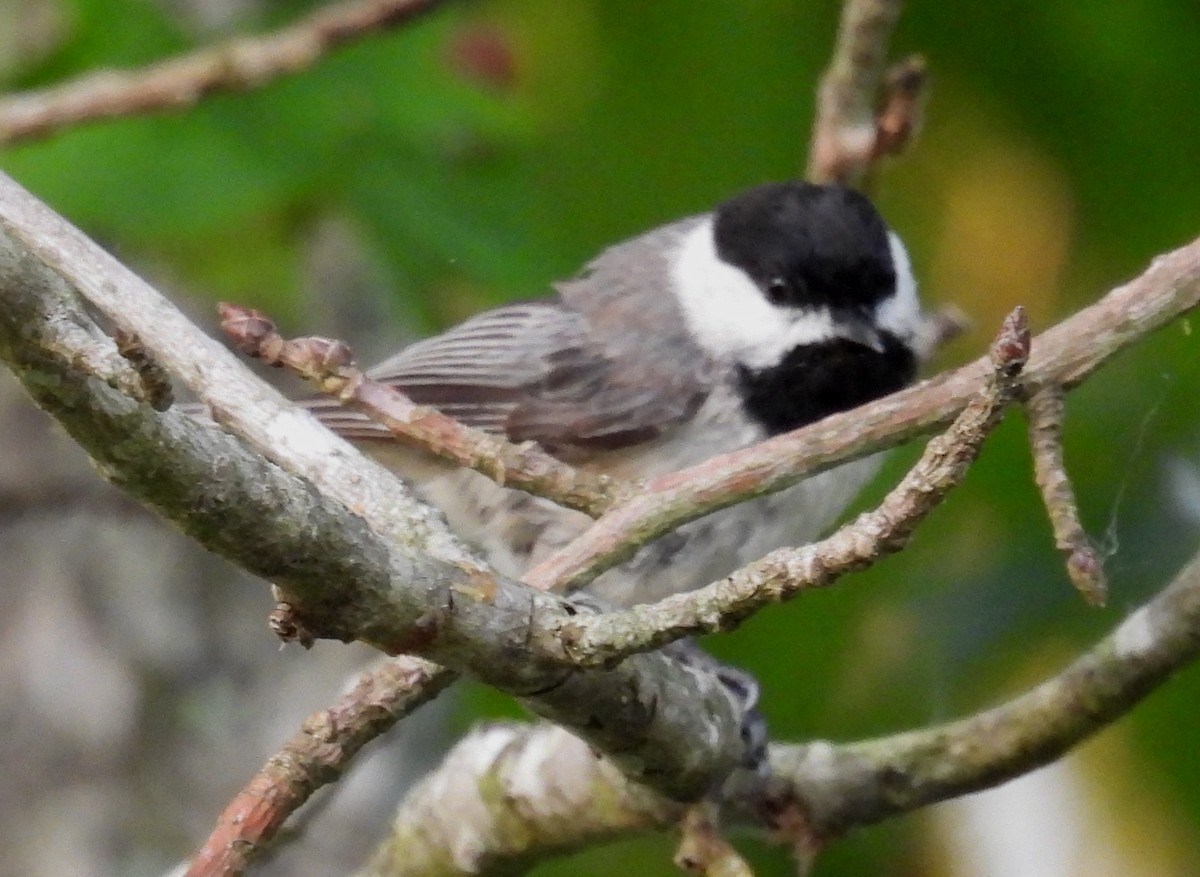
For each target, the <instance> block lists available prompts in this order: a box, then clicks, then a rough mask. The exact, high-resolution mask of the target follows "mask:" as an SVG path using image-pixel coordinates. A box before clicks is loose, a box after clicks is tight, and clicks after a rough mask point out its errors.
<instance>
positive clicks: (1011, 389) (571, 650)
mask: <svg viewBox="0 0 1200 877" xmlns="http://www.w3.org/2000/svg"><path fill="white" fill-rule="evenodd" d="M1029 343H1030V341H1029V327H1028V324H1027V323H1026V322H1025V313H1024V310H1023V309H1022V308H1017V309H1016V310H1015V311H1014V312H1013V313H1012V314H1011V315H1009V316H1008V317H1007V318H1006V319H1005V321H1004V327H1003V328H1002V329H1001V331H1000V333H999V335H998V336H997V337H996V340H995V341H994V342H993V344H992V353H991V357H992V363H993V368H994V371H993V373H992V375H991V376H990V377H989V379H988V380H987V382H986V384H985V386H984V388H983V389H982V391H981V392H980V393H979V394H978V395H977V396H976V397H975V398H974V399H972V400H971V402H970V403H968V405H967V407H966V408H964V409H963V411H962V413H961V414H959V416H958V418H957V419H956V420H955V421H954V423H953V424H952V425H951V427H950V429H949V430H947V431H946V432H945V433H943V434H942V435H940V436H937V437H936V438H934V439H933V440H931V441H930V442H929V444H928V446H927V447H926V448H925V452H924V453H923V454H922V455H921V458H920V459H919V460H918V461H917V462H916V464H915V465H914V466H913V467H912V469H910V470H909V472H908V474H907V475H906V476H905V477H904V478H903V479H902V480H901V481H900V483H899V484H898V485H897V486H896V487H895V488H893V489H892V490H891V492H889V493H888V495H887V496H886V497H885V498H884V500H883V502H882V503H880V505H879V506H878V507H877V508H876V509H874V510H872V511H869V512H866V513H864V514H862V515H860V516H859V517H858V518H857V519H855V520H854V521H852V522H851V523H849V524H847V525H845V526H844V527H842V528H841V529H839V530H838V531H837V532H835V533H834V534H833V535H832V536H829V537H828V538H826V539H823V540H821V541H820V542H814V543H812V544H810V545H805V546H802V547H800V548H783V549H780V550H778V551H774V552H772V553H771V554H768V555H767V556H766V557H764V558H763V559H762V560H759V561H756V562H755V563H752V564H750V565H749V566H747V567H745V568H743V569H741V570H738V571H737V572H735V573H733V574H732V575H731V576H729V577H727V578H725V579H723V580H721V581H718V582H714V583H713V584H711V585H708V586H707V587H705V588H701V589H699V590H696V591H691V592H689V593H685V594H675V595H672V596H670V597H666V598H664V599H663V600H660V601H658V602H657V603H650V604H645V605H641V606H634V607H631V608H629V609H623V610H620V611H616V612H609V613H604V614H602V615H590V616H589V615H581V616H578V617H576V618H574V619H570V620H568V621H567V622H566V623H564V624H561V626H560V627H557V628H556V629H554V630H552V631H549V633H550V635H551V637H552V640H551V641H550V642H549V643H548V642H547V641H546V640H544V639H543V640H536V641H535V643H536V644H537V645H539V646H542V647H546V648H548V649H549V650H550V651H551V652H552V653H556V654H557V653H558V651H559V649H562V650H564V651H565V652H566V654H567V655H568V656H570V658H571V659H572V660H574V661H576V662H578V663H579V664H580V665H582V666H595V665H604V664H608V663H610V662H612V661H614V660H617V659H619V658H621V657H624V656H626V655H629V654H633V653H634V652H639V651H646V650H649V649H653V648H658V647H659V646H662V645H665V644H666V643H668V642H672V641H674V640H676V639H679V638H681V637H683V636H690V635H696V634H702V633H714V632H716V631H719V630H728V629H730V628H733V627H735V626H736V625H737V624H738V623H739V622H740V621H741V620H743V619H744V618H746V617H747V616H749V615H750V614H752V613H753V612H755V611H757V610H758V609H760V608H761V607H763V606H765V605H767V604H769V603H776V602H779V601H781V600H787V599H790V598H791V597H794V596H795V595H797V594H798V593H800V592H801V591H802V590H808V589H811V588H820V587H825V586H828V585H830V584H832V583H833V582H834V581H836V580H837V579H838V578H840V577H841V576H843V575H845V574H846V573H849V572H853V571H855V570H860V569H864V568H866V567H868V566H870V565H872V564H873V563H875V561H877V560H879V559H880V558H882V557H884V556H886V555H889V554H893V553H895V552H896V551H899V550H900V549H901V548H903V547H904V546H905V545H906V544H907V543H908V539H909V537H910V536H911V535H912V533H913V531H914V530H915V529H916V527H917V525H918V524H920V522H921V521H922V520H924V519H925V517H926V516H927V515H928V514H929V513H930V512H931V511H932V510H933V509H934V508H936V507H937V506H938V505H939V504H940V502H941V500H942V499H943V498H944V497H945V496H946V494H947V493H949V491H950V490H951V489H952V488H954V487H955V486H956V485H958V484H959V483H960V482H961V481H962V479H963V477H964V476H965V475H966V473H967V469H968V468H969V467H970V465H971V464H972V463H973V462H974V461H975V458H976V457H977V456H978V455H979V451H980V449H981V448H982V446H983V442H984V440H985V439H986V438H987V436H988V435H990V434H991V431H992V429H993V428H994V427H995V426H996V424H997V423H999V422H1000V418H1001V417H1002V416H1003V413H1004V409H1005V408H1006V407H1007V405H1008V404H1009V403H1010V402H1011V401H1012V400H1013V399H1014V398H1015V396H1016V393H1017V389H1018V384H1017V376H1018V375H1019V374H1020V372H1021V369H1022V368H1023V366H1024V365H1025V363H1026V361H1027V360H1028V357H1029Z"/></svg>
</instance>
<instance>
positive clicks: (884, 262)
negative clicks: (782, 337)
mask: <svg viewBox="0 0 1200 877" xmlns="http://www.w3.org/2000/svg"><path fill="white" fill-rule="evenodd" d="M713 234H714V239H715V242H716V248H717V254H718V255H719V256H720V257H721V258H722V259H724V260H725V261H726V262H729V263H730V264H733V265H736V266H737V267H738V268H741V269H742V270H743V271H745V272H746V273H747V274H748V275H749V276H750V278H751V279H752V280H753V281H754V282H755V284H756V285H757V286H758V287H759V288H760V289H761V290H762V291H763V294H764V295H765V296H766V297H767V298H768V299H769V300H770V301H772V302H773V303H775V304H778V305H784V306H788V305H790V306H795V307H821V306H826V307H830V308H834V309H846V310H850V311H858V312H866V311H869V310H870V309H872V308H873V307H874V306H875V305H877V304H878V303H879V302H880V301H882V300H883V299H885V298H887V297H888V296H889V295H891V294H892V293H893V291H894V290H895V283H896V272H895V268H894V266H893V265H892V256H891V249H890V246H889V242H888V227H887V224H886V223H885V222H884V221H883V218H882V217H880V215H879V213H878V212H877V211H876V210H875V208H874V206H872V204H871V202H870V201H868V200H867V199H866V197H864V196H863V195H861V194H859V193H858V192H855V191H854V190H853V189H847V188H845V187H844V186H818V185H814V184H812V183H802V182H791V183H771V184H768V185H765V186H759V187H757V188H754V189H750V190H748V191H746V192H743V193H742V194H740V195H737V196H736V197H734V198H731V199H729V200H728V201H725V202H724V203H722V204H720V205H719V206H718V207H717V209H716V211H715V212H714V227H713Z"/></svg>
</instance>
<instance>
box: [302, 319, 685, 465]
mask: <svg viewBox="0 0 1200 877" xmlns="http://www.w3.org/2000/svg"><path fill="white" fill-rule="evenodd" d="M629 342H630V339H629V338H622V339H621V343H620V344H619V345H618V344H606V343H605V342H604V339H602V338H597V337H596V335H595V332H594V331H593V330H592V328H591V326H589V323H588V320H587V318H586V317H585V316H584V315H583V314H582V313H580V312H579V311H578V310H575V309H573V308H570V307H567V306H565V305H564V304H563V303H562V301H561V300H560V299H544V300H539V301H533V302H527V303H522V304H515V305H509V306H507V307H503V308H499V309H497V310H494V311H488V312H486V313H483V314H480V315H478V316H476V317H473V318H471V319H469V320H467V321H466V322H464V323H462V324H460V325H459V326H456V327H455V328H453V329H450V330H449V331H447V332H445V333H444V334H442V335H438V336H435V337H432V338H428V339H426V340H423V341H419V342H417V343H415V344H413V345H412V346H410V347H408V348H406V349H405V350H403V351H401V352H400V353H398V354H396V355H395V356H393V357H391V358H390V359H387V360H385V361H384V362H381V363H380V364H379V365H377V366H375V367H374V368H371V369H370V370H369V371H368V372H367V373H368V375H369V376H370V377H371V378H373V379H375V380H378V381H382V382H384V383H388V384H391V385H392V386H394V387H396V388H397V389H399V390H400V391H402V392H404V393H405V394H406V395H408V396H409V397H410V398H411V399H412V400H413V401H414V402H417V403H418V404H422V405H430V406H432V407H434V408H437V409H439V410H441V411H442V412H444V413H445V414H448V415H449V416H451V417H454V418H455V419H457V420H459V421H461V422H463V423H466V424H468V425H470V426H474V427H477V428H480V429H484V430H487V431H489V432H493V433H496V434H500V435H506V436H507V437H508V438H510V439H512V440H514V441H526V440H533V441H536V442H538V443H539V444H541V445H543V446H544V447H546V448H547V449H549V450H551V451H552V452H562V453H564V454H568V455H570V454H573V453H578V452H581V451H584V452H586V451H588V450H598V449H613V448H618V447H623V446H626V445H629V444H633V443H636V442H639V441H644V440H647V439H649V438H653V437H654V436H656V435H658V434H660V433H661V432H662V431H663V430H664V429H667V428H668V427H670V426H671V425H673V424H675V423H677V422H678V421H680V420H681V419H682V418H684V417H685V416H686V415H688V414H690V413H691V411H693V410H694V409H695V407H696V406H697V405H698V404H699V402H700V401H701V400H702V398H703V394H702V392H701V391H700V388H699V387H697V386H692V385H690V384H688V382H686V381H681V380H680V379H679V378H678V376H675V377H674V378H673V379H672V378H671V377H670V376H666V375H663V374H659V373H658V372H659V369H656V368H655V366H654V362H653V361H651V362H650V363H648V364H647V363H640V362H638V361H637V358H636V357H635V356H633V355H632V354H631V352H630V351H631V350H634V349H636V346H634V345H631V344H630V343H629ZM309 407H310V408H312V409H313V411H314V412H315V413H316V414H317V416H318V417H319V418H320V419H321V420H322V421H323V422H324V423H325V424H326V425H327V426H329V427H330V428H331V429H333V430H334V431H336V432H339V433H341V434H343V435H345V436H347V437H348V438H356V439H372V438H387V437H388V433H387V430H386V429H385V428H383V427H381V426H378V425H377V424H374V423H372V422H371V421H370V420H368V419H367V418H366V417H364V416H363V415H360V414H358V413H356V412H354V411H351V410H349V409H346V408H343V407H341V406H339V405H338V404H337V403H336V402H334V401H332V400H321V399H314V400H311V402H310V403H309Z"/></svg>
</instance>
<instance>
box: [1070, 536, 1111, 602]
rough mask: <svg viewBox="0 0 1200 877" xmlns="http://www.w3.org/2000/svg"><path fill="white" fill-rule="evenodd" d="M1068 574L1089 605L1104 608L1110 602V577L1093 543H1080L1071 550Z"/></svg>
mask: <svg viewBox="0 0 1200 877" xmlns="http://www.w3.org/2000/svg"><path fill="white" fill-rule="evenodd" d="M1067 575H1068V576H1070V578H1071V584H1073V585H1074V586H1075V589H1076V590H1077V591H1079V593H1080V594H1081V595H1082V596H1083V599H1084V600H1086V601H1087V602H1088V604H1089V605H1091V606H1095V607H1097V608H1102V607H1103V606H1104V605H1106V604H1107V603H1108V577H1107V576H1106V575H1105V574H1104V565H1103V563H1102V562H1101V560H1100V556H1099V554H1098V553H1097V552H1096V549H1095V548H1094V547H1093V546H1092V545H1091V543H1085V544H1082V545H1078V546H1076V547H1075V550H1074V551H1072V552H1071V556H1070V557H1068V558H1067Z"/></svg>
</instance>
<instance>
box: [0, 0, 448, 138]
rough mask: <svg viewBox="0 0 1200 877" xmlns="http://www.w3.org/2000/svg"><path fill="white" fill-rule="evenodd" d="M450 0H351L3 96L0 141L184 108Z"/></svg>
mask: <svg viewBox="0 0 1200 877" xmlns="http://www.w3.org/2000/svg"><path fill="white" fill-rule="evenodd" d="M445 2H446V0H348V2H343V3H338V4H334V5H331V6H326V7H322V8H319V9H317V11H315V12H313V13H312V14H311V15H309V16H308V17H307V18H304V19H302V20H301V21H298V22H296V23H295V24H293V25H291V26H289V27H286V28H284V29H282V30H280V31H277V32H276V33H273V34H266V35H263V36H258V37H238V38H236V39H232V40H229V41H228V42H225V43H221V44H219V45H216V46H210V47H207V48H204V49H200V50H198V51H195V52H192V53H190V54H186V55H181V56H179V57H175V58H171V59H169V60H166V61H161V62H159V63H157V64H153V65H150V66H148V67H144V68H142V69H139V70H123V71H115V70H109V71H102V72H99V73H89V74H87V75H85V76H82V77H80V78H79V79H75V80H72V81H70V82H65V83H63V84H61V85H57V86H54V87H51V88H46V89H42V90H38V91H29V92H25V93H22V94H14V95H11V96H9V97H7V98H4V99H3V100H0V145H3V144H10V143H16V142H18V141H21V140H28V139H30V138H33V137H44V136H46V135H48V134H52V133H54V132H56V131H61V130H63V129H65V128H69V127H73V126H76V125H80V124H83V123H86V122H95V121H99V120H101V119H113V118H118V117H122V116H135V115H146V114H148V113H151V112H162V111H165V110H181V109H186V108H188V107H191V106H193V105H195V104H196V103H198V102H199V101H200V100H201V99H202V98H203V97H205V96H206V95H209V94H212V93H213V92H219V91H246V90H249V89H252V88H261V87H262V86H264V85H266V84H267V83H269V82H271V81H273V80H275V79H279V78H281V77H283V76H288V75H292V74H295V73H299V72H301V71H303V70H307V69H308V68H310V67H312V66H313V65H314V64H316V63H317V61H319V60H320V59H321V58H322V57H324V56H325V55H326V54H328V53H329V52H330V51H332V50H333V49H335V48H337V47H338V46H341V45H344V44H345V43H348V42H351V41H352V40H356V39H361V38H363V37H366V36H368V35H370V34H372V33H375V32H377V31H381V30H384V29H387V28H391V27H395V26H397V25H400V24H403V23H405V22H408V21H411V20H413V19H415V18H417V17H418V16H420V15H422V14H424V13H426V12H430V11H432V10H434V9H436V8H437V7H439V6H442V5H444V3H445Z"/></svg>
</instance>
